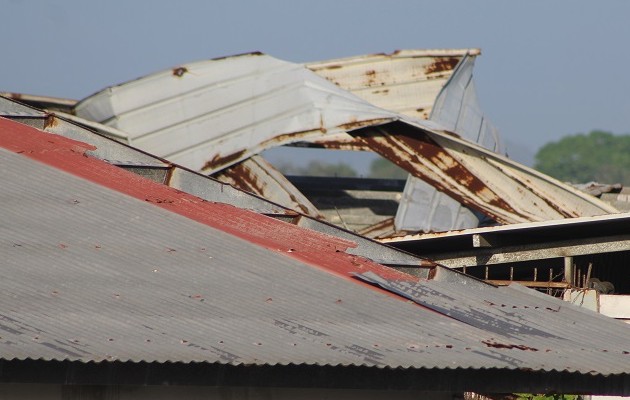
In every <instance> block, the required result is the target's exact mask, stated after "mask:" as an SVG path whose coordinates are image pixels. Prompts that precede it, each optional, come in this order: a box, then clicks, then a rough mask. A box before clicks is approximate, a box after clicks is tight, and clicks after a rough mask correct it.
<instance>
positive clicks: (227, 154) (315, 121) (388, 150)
mask: <svg viewBox="0 0 630 400" xmlns="http://www.w3.org/2000/svg"><path fill="white" fill-rule="evenodd" d="M447 64H448V63H447ZM181 67H182V68H186V70H187V71H188V73H184V74H182V75H181V76H176V75H174V74H173V73H172V70H168V71H164V72H161V73H157V74H154V75H150V76H148V77H145V78H141V79H138V80H135V81H132V82H129V83H126V84H123V85H119V86H115V87H112V88H109V89H107V90H104V91H102V92H100V93H98V94H96V95H94V96H91V97H89V98H87V99H84V100H82V101H81V102H79V103H78V104H77V106H76V108H75V111H76V113H77V114H78V115H79V116H82V117H87V118H92V119H95V120H97V121H101V122H104V123H106V124H108V125H113V126H116V127H118V128H121V129H122V130H123V131H125V132H128V135H129V136H128V141H129V143H131V144H133V145H134V146H138V147H140V148H142V149H144V150H146V151H149V152H151V153H154V154H157V155H159V156H162V157H166V158H168V159H169V160H170V161H172V162H176V163H181V164H184V165H185V166H188V167H190V168H193V169H196V170H203V171H204V172H206V173H214V172H217V171H220V170H223V169H225V168H227V167H229V166H231V165H234V164H236V163H237V162H239V161H241V160H244V159H246V158H248V157H250V156H252V155H254V154H258V153H260V152H261V151H262V150H264V149H267V148H270V147H275V146H280V145H285V144H291V143H296V142H314V141H319V142H321V141H322V139H326V140H327V139H330V140H332V141H334V142H335V143H337V142H339V141H341V142H346V141H348V140H350V139H351V138H352V137H354V138H355V141H356V142H357V143H361V144H362V145H363V146H367V147H369V148H370V149H371V150H373V151H376V152H378V153H380V154H381V155H383V156H385V157H386V158H388V159H390V160H391V161H392V162H394V163H395V164H397V165H399V166H402V167H403V168H405V169H406V170H407V171H408V172H410V173H412V174H413V175H414V176H416V177H419V178H421V179H423V180H425V181H426V182H428V183H430V184H431V185H432V186H434V187H435V188H437V189H438V190H441V191H443V192H445V193H447V194H448V195H449V196H451V197H452V198H454V199H455V200H457V201H458V202H460V203H462V204H464V205H466V206H468V207H471V208H473V209H476V210H478V211H480V212H482V213H484V214H485V215H487V216H489V217H492V218H494V219H496V220H497V221H499V222H505V223H513V222H525V221H537V220H544V219H554V218H564V217H568V216H579V215H595V214H602V213H607V212H614V211H616V210H615V209H614V208H612V207H610V206H608V205H605V204H604V203H602V202H601V201H600V200H598V199H595V198H592V197H589V196H587V195H586V194H581V193H578V192H577V191H576V190H573V189H571V188H569V187H567V186H566V185H564V184H563V183H561V182H558V181H556V180H553V179H551V178H549V177H546V176H544V175H543V174H540V173H536V172H535V171H533V170H531V169H528V168H526V167H523V166H520V165H519V164H517V163H515V162H513V161H510V160H507V159H505V158H503V157H501V156H498V155H496V154H495V153H493V152H490V151H487V150H484V149H482V148H481V147H479V146H476V145H474V144H472V143H470V142H467V141H464V140H461V139H459V138H458V137H457V135H456V134H453V133H452V132H450V131H448V130H447V129H445V128H444V127H442V126H440V125H439V124H436V123H434V122H431V121H422V120H417V119H413V118H411V117H407V116H404V115H401V114H397V113H394V112H391V111H388V110H384V109H382V108H379V107H376V106H374V105H372V104H370V103H368V102H366V101H365V100H363V99H360V98H359V97H357V96H355V95H353V94H351V93H349V92H348V91H346V90H343V89H341V88H340V87H338V86H336V85H335V84H333V83H331V82H329V81H327V80H326V79H324V78H322V77H319V76H317V75H316V74H315V73H313V72H312V71H310V70H308V69H307V68H305V67H304V66H302V65H298V64H292V63H288V62H284V61H280V60H277V59H274V58H272V57H269V56H265V55H259V54H257V55H244V56H239V57H230V58H224V59H220V60H214V61H213V60H211V61H204V62H200V63H193V64H188V65H185V66H181ZM393 121H398V122H393Z"/></svg>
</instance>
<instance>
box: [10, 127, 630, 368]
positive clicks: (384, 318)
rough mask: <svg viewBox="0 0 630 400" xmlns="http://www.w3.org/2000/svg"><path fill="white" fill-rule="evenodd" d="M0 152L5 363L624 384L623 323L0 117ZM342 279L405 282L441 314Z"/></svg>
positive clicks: (628, 353) (625, 350)
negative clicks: (357, 250) (367, 250)
mask: <svg viewBox="0 0 630 400" xmlns="http://www.w3.org/2000/svg"><path fill="white" fill-rule="evenodd" d="M0 147H2V149H0V165H1V166H2V170H3V173H2V174H1V175H0V180H1V181H2V187H3V190H2V192H0V201H2V204H3V207H2V208H0V216H1V218H2V221H3V224H2V225H1V226H0V237H1V238H2V239H1V240H0V246H2V254H3V266H2V269H3V274H4V278H3V279H2V281H0V286H2V290H0V296H1V297H0V299H1V301H0V302H1V303H2V305H3V311H2V316H1V317H0V324H1V325H2V329H3V334H2V342H1V343H0V357H1V358H3V359H26V358H32V359H43V360H63V359H66V360H77V361H100V360H122V361H125V360H129V361H140V360H145V361H159V362H164V361H167V360H168V361H180V362H192V361H200V362H207V363H225V364H248V365H251V364H254V365H261V364H272V365H275V364H289V363H294V364H315V365H366V366H377V367H391V368H394V367H407V368H440V369H456V368H465V369H469V368H474V369H488V368H498V369H506V370H521V369H527V370H530V371H554V370H556V371H570V372H574V371H575V372H579V373H581V374H602V375H611V374H626V375H627V374H630V369H629V368H628V365H630V363H629V362H628V361H629V360H630V349H628V348H627V347H628V341H627V338H628V333H629V332H630V330H629V328H628V327H627V326H626V325H624V324H622V323H618V322H616V321H613V320H610V319H607V318H605V317H602V316H599V315H597V314H595V313H590V312H586V311H582V310H580V309H579V308H577V307H574V306H572V305H570V304H567V303H564V302H561V301H559V300H556V299H553V298H551V297H540V296H537V295H536V294H535V293H532V292H531V291H525V292H523V293H521V292H520V291H519V290H520V289H514V288H506V289H497V288H494V287H492V286H489V285H482V284H480V283H477V282H476V281H473V280H470V279H468V278H461V277H460V278H459V279H456V281H455V282H452V283H448V282H447V281H448V279H447V280H445V281H436V282H433V281H428V282H418V280H417V279H414V278H412V277H411V276H409V275H405V274H401V273H396V272H395V271H393V270H391V269H388V268H384V267H382V266H379V265H378V264H374V263H371V262H369V261H367V260H364V259H361V258H358V257H353V256H349V255H347V254H346V253H344V252H343V249H344V248H345V247H347V246H348V244H349V243H348V242H345V241H342V240H340V239H335V238H332V237H328V236H325V235H321V234H316V233H313V232H309V231H306V230H302V229H299V228H297V227H295V226H293V225H290V224H285V223H282V222H280V221H277V220H274V219H271V218H267V217H264V216H260V215H257V214H254V213H251V212H249V211H244V210H238V209H235V208H232V207H228V206H225V205H222V204H217V203H211V202H203V201H201V200H200V199H195V198H194V197H193V196H189V195H186V194H184V193H181V192H178V191H175V190H173V189H170V188H167V187H165V186H163V185H159V184H157V183H155V182H152V181H149V180H147V179H144V178H141V177H139V176H137V175H135V174H131V173H128V172H126V171H124V170H121V169H120V168H116V167H113V166H111V165H109V164H106V163H103V162H102V161H100V160H97V159H94V158H91V157H85V156H84V154H85V151H86V149H87V148H90V146H88V145H85V144H82V143H80V142H75V141H71V140H68V139H65V138H62V137H59V136H55V135H51V134H46V133H39V132H37V131H35V130H34V129H32V128H29V127H26V126H24V125H21V124H18V123H15V122H11V121H8V120H3V119H0ZM16 153H18V154H16ZM353 272H356V273H359V274H362V273H366V272H371V273H373V274H375V275H370V276H371V278H372V279H374V277H375V276H378V277H382V278H383V279H385V280H386V281H387V282H390V283H392V282H393V284H396V285H404V284H405V283H404V282H411V283H410V284H411V285H412V286H410V287H411V288H412V289H413V290H415V291H419V290H424V291H425V292H426V293H422V295H424V296H425V297H426V298H425V300H424V301H425V302H426V303H427V304H425V306H426V307H428V308H429V309H433V310H436V311H438V312H433V311H429V310H427V308H424V307H418V306H415V305H413V304H409V303H407V302H405V301H400V300H399V299H398V298H397V297H394V296H388V295H386V294H385V292H382V291H379V290H375V289H374V288H371V287H368V286H363V285H361V284H358V283H357V282H356V281H354V280H353V279H352V278H351V277H350V276H349V274H351V273H353ZM447 272H448V271H445V270H438V274H442V273H447ZM451 274H452V273H451ZM450 277H451V278H452V277H455V278H457V277H458V276H454V275H450ZM457 281H459V283H456V282H457ZM414 282H415V283H414ZM470 285H473V286H472V287H473V288H474V290H466V289H467V288H471V286H470ZM388 289H389V288H388ZM412 294H413V296H414V301H415V298H416V297H418V296H417V295H416V294H415V293H412ZM515 299H516V300H515ZM499 305H501V306H499ZM512 305H513V306H512ZM511 306H512V307H511ZM449 314H450V315H449ZM524 321H525V322H524ZM534 324H537V325H536V326H534ZM530 325H531V326H530ZM602 331H603V332H602ZM534 348H535V349H536V350H534Z"/></svg>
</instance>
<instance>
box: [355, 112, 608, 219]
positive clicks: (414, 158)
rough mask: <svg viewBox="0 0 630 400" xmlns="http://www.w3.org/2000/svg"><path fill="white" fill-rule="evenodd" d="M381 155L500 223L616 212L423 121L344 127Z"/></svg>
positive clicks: (567, 187)
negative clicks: (353, 128)
mask: <svg viewBox="0 0 630 400" xmlns="http://www.w3.org/2000/svg"><path fill="white" fill-rule="evenodd" d="M350 133H351V134H352V135H354V136H355V137H356V138H357V140H360V141H363V142H364V143H365V144H366V145H368V146H370V148H372V149H373V150H374V151H376V152H378V153H379V154H381V155H382V156H383V157H385V158H387V159H389V160H390V161H392V162H394V163H396V164H397V165H398V166H400V167H401V168H403V169H405V170H407V171H409V172H410V173H412V174H413V175H414V176H416V177H418V178H421V179H423V180H424V181H426V182H428V183H430V184H431V185H432V186H433V187H435V188H436V189H438V190H440V191H443V192H445V193H447V194H448V195H449V196H451V197H452V198H454V199H455V200H457V201H459V202H460V203H462V204H464V205H466V206H468V207H470V208H473V209H476V210H478V211H480V212H482V213H483V214H485V215H487V216H489V217H491V218H493V219H495V220H496V221H498V222H501V223H517V222H527V221H541V220H549V219H561V218H566V217H578V216H590V215H601V214H607V213H614V212H617V210H616V209H614V208H613V207H612V206H610V205H608V204H606V203H604V202H602V201H601V200H599V199H597V198H595V197H592V196H589V195H587V194H586V193H583V192H580V191H578V190H576V189H574V188H572V187H570V186H568V185H566V184H564V183H562V182H559V181H557V180H555V179H553V178H551V177H549V176H547V175H544V174H542V173H540V172H538V171H535V170H533V169H531V168H528V167H525V166H523V165H521V164H518V163H517V162H515V161H512V160H510V159H508V158H506V157H503V156H501V155H499V154H497V153H494V152H491V151H489V150H486V149H484V148H482V147H479V146H477V145H475V144H473V143H470V142H467V141H465V140H462V139H459V138H457V137H455V136H453V135H451V134H449V133H448V132H447V131H444V130H442V129H441V128H440V127H439V126H438V125H434V124H432V123H430V122H429V121H410V120H402V119H401V121H400V122H394V123H391V124H387V125H382V126H379V127H376V128H364V129H359V130H355V131H352V132H350Z"/></svg>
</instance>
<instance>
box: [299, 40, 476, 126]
mask: <svg viewBox="0 0 630 400" xmlns="http://www.w3.org/2000/svg"><path fill="white" fill-rule="evenodd" d="M479 54H480V51H479V49H437V50H397V51H395V52H393V53H390V54H368V55H362V56H356V57H347V58H339V59H334V60H327V61H319V62H312V63H307V64H306V66H307V67H308V68H309V69H310V70H311V71H313V72H315V73H317V74H318V75H320V76H323V77H324V78H326V79H328V80H329V81H331V82H333V83H334V84H335V85H338V86H339V87H341V88H342V89H344V90H347V91H349V92H352V93H353V94H355V95H357V96H359V97H360V98H362V99H364V100H366V101H367V102H369V103H371V104H374V105H376V106H378V107H381V108H384V109H386V110H390V111H394V112H396V113H399V114H403V115H407V116H410V117H415V118H420V119H428V118H429V116H430V115H431V112H432V110H433V104H434V102H435V99H436V97H437V96H438V94H439V93H440V91H441V90H442V88H443V86H444V85H445V84H446V82H447V81H448V80H449V78H450V77H451V74H452V73H453V71H454V70H455V68H456V66H457V65H458V64H459V63H460V62H461V60H462V59H463V58H464V57H475V56H476V55H479Z"/></svg>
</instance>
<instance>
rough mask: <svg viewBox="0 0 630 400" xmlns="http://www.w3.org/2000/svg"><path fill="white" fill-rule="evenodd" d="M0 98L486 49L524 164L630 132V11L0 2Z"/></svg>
mask: <svg viewBox="0 0 630 400" xmlns="http://www.w3.org/2000/svg"><path fill="white" fill-rule="evenodd" d="M0 4H1V5H2V9H3V12H2V14H3V17H2V23H1V24H0V33H1V34H2V37H3V41H2V42H3V44H2V63H0V91H14V92H22V93H29V94H41V95H50V96H59V97H68V98H76V99H79V98H83V97H86V96H88V95H90V94H92V93H93V92H96V91H98V90H100V89H102V88H104V87H106V86H110V85H113V84H117V83H121V82H125V81H128V80H131V79H134V78H137V77H140V76H142V75H145V74H147V73H150V72H155V71H158V70H161V69H164V68H169V67H172V66H175V65H178V64H181V63H184V62H190V61H196V60H202V59H209V58H214V57H220V56H226V55H232V54H238V53H243V52H248V51H253V50H259V51H262V52H265V53H269V54H271V55H273V56H275V57H278V58H282V59H285V60H289V61H294V62H305V61H315V60H322V59H329V58H335V57H345V56H351V55H358V54H364V53H375V52H391V51H393V50H396V49H406V48H466V47H479V48H481V49H482V55H481V57H479V59H478V61H477V65H476V73H475V79H476V82H477V90H478V94H479V98H480V102H481V105H482V107H483V109H484V111H485V112H486V114H487V115H488V117H489V118H491V119H492V120H493V122H494V123H495V125H496V126H497V127H498V128H499V129H500V131H501V133H502V134H503V136H504V138H505V139H506V141H507V142H508V146H509V150H510V153H511V154H512V156H513V157H514V158H517V159H518V158H519V157H518V156H519V154H515V153H519V152H522V153H523V154H524V152H525V151H524V150H523V149H529V151H530V152H532V153H533V152H535V151H536V149H537V148H539V147H540V146H542V145H544V144H545V143H547V142H549V141H554V140H558V139H559V138H561V137H562V136H563V135H567V134H573V133H579V132H588V131H590V130H592V129H604V130H609V131H612V132H614V133H618V134H622V133H630V95H629V94H628V92H629V90H630V79H629V78H628V66H629V65H630V52H629V51H628V48H629V46H628V41H629V39H630V24H628V21H627V19H628V17H630V2H628V1H621V0H617V1H614V0H611V1H600V2H595V1H590V2H587V1H578V0H572V1H569V0H554V1H527V2H515V1H505V0H485V1H484V0H481V1H472V0H466V1H465V0H457V1H455V0H451V1H448V0H447V1H443V0H442V1H431V2H428V1H420V0H415V1H412V0H389V1H385V0H381V1H373V0H336V1H331V0H317V1H302V0H292V1H289V0H286V1H280V0H266V1H262V0H260V1H254V0H252V1H238V0H232V1H186V0H183V1H161V0H159V1H139V0H136V1H130V0H127V1H121V0H110V1H87V0H82V1H79V0H63V1H62V0H49V1H45V0H29V1H27V0H0Z"/></svg>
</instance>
